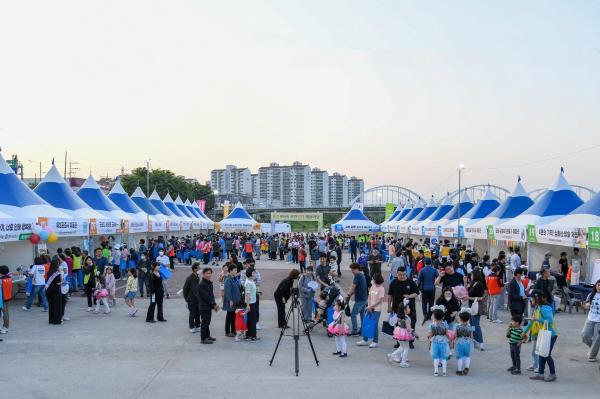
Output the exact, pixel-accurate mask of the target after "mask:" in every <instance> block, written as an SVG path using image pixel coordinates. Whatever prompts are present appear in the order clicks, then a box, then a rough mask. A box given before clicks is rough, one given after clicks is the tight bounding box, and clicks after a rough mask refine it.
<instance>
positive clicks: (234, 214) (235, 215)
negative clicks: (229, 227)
mask: <svg viewBox="0 0 600 399" xmlns="http://www.w3.org/2000/svg"><path fill="white" fill-rule="evenodd" d="M226 219H248V220H254V219H253V218H252V216H250V214H249V213H248V212H246V210H245V209H244V208H243V207H242V205H241V204H236V206H235V208H233V211H231V213H230V214H229V215H227V217H226V218H225V219H223V220H226Z"/></svg>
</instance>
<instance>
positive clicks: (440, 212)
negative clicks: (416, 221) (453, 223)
mask: <svg viewBox="0 0 600 399" xmlns="http://www.w3.org/2000/svg"><path fill="white" fill-rule="evenodd" d="M446 201H447V202H446ZM446 201H444V202H442V204H441V205H440V206H438V208H437V209H436V210H435V212H433V213H432V214H431V216H430V217H429V220H431V221H432V222H437V221H438V220H442V219H443V218H444V216H446V215H447V214H448V212H450V211H451V210H452V208H453V207H454V205H452V203H451V202H450V198H449V197H447V196H446Z"/></svg>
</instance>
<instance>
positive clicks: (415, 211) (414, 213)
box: [400, 197, 425, 222]
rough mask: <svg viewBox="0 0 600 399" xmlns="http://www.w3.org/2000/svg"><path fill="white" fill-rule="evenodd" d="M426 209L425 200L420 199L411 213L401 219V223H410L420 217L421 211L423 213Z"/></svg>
mask: <svg viewBox="0 0 600 399" xmlns="http://www.w3.org/2000/svg"><path fill="white" fill-rule="evenodd" d="M424 208H425V202H423V200H422V199H421V198H420V197H419V199H418V200H417V204H416V205H415V207H414V208H413V209H411V210H410V212H408V213H407V214H406V215H405V216H404V217H403V218H402V219H400V221H402V222H408V221H411V220H413V219H414V218H415V217H417V215H419V213H421V211H423V209H424Z"/></svg>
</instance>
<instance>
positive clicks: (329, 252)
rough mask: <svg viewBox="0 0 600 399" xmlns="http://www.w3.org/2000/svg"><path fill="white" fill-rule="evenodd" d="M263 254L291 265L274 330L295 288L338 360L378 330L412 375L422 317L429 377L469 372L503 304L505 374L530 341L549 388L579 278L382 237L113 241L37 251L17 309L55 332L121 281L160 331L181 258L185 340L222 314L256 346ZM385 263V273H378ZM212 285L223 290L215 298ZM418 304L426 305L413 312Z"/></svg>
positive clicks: (279, 293)
mask: <svg viewBox="0 0 600 399" xmlns="http://www.w3.org/2000/svg"><path fill="white" fill-rule="evenodd" d="M344 253H348V254H349V256H350V260H351V262H352V263H351V265H350V272H351V274H352V285H351V286H350V287H347V289H346V290H343V289H342V288H341V287H339V284H338V283H339V279H340V277H341V275H342V271H341V268H340V264H341V260H342V256H343V254H344ZM261 256H265V257H266V258H267V259H269V260H276V259H279V260H283V261H286V262H288V263H289V264H294V265H295V264H297V265H298V268H295V267H294V268H292V269H291V270H290V272H289V274H288V276H287V277H286V278H285V279H283V280H282V281H281V282H280V283H279V284H278V286H277V288H276V290H275V292H274V295H273V296H274V299H275V304H276V307H277V319H278V320H277V325H278V327H279V328H282V329H285V328H288V326H287V325H286V320H285V315H286V311H285V310H286V305H287V304H288V302H289V301H290V298H291V297H292V295H293V287H294V284H295V283H296V280H297V287H298V291H297V296H298V300H299V302H300V309H301V314H302V318H303V320H304V321H305V322H306V323H311V324H310V325H312V326H315V325H318V324H320V323H323V324H324V325H325V326H326V328H327V331H328V332H329V334H330V335H331V336H335V341H336V347H335V348H336V350H335V352H334V355H337V356H340V357H347V356H348V345H347V342H346V339H347V338H346V337H347V336H354V337H357V338H359V340H358V341H357V342H356V344H357V345H358V346H368V347H370V348H376V347H377V346H378V343H379V336H380V333H381V334H387V335H389V336H391V337H393V339H394V340H395V341H396V344H395V348H394V350H393V351H392V352H391V353H389V354H388V359H389V361H390V362H392V363H394V364H398V365H399V366H400V367H410V362H409V357H410V356H409V355H410V350H411V349H413V348H415V341H416V340H417V339H418V338H419V337H418V335H417V332H416V326H417V322H418V321H419V319H420V318H421V317H422V324H425V323H429V325H428V328H427V332H428V333H427V338H428V340H427V342H428V345H429V350H430V353H431V357H432V361H433V367H434V375H436V376H438V375H441V376H445V375H447V361H448V360H449V359H450V358H452V357H453V356H454V357H455V358H456V374H457V375H467V374H468V373H469V370H470V368H471V348H472V347H474V348H475V349H478V350H485V343H484V336H483V331H482V327H481V319H482V318H483V317H485V318H486V319H488V320H489V321H490V322H492V323H502V321H501V320H500V319H499V317H498V311H499V310H500V309H502V308H503V307H504V305H505V303H506V305H507V308H508V310H509V311H510V313H511V320H510V323H509V326H508V328H507V334H506V336H507V341H508V344H509V345H508V346H509V348H510V359H511V367H510V368H509V369H508V371H509V372H510V373H511V374H513V375H518V374H520V373H521V353H520V352H521V346H522V344H523V343H524V342H529V341H531V342H532V352H531V359H532V364H531V365H530V367H528V370H529V371H532V372H533V375H532V376H531V377H530V378H531V379H534V380H544V381H549V382H550V381H555V380H556V365H555V363H554V360H553V358H552V352H553V350H554V346H555V344H556V342H557V339H558V331H557V329H556V325H555V322H554V317H555V314H556V312H557V311H559V310H560V309H558V308H557V306H556V303H555V296H556V295H557V294H559V296H560V294H561V293H563V292H564V289H563V288H564V287H565V286H568V284H569V283H570V282H571V281H572V279H573V278H578V272H579V271H574V270H573V269H572V266H570V265H573V264H577V263H578V261H579V264H581V263H580V259H579V260H578V259H577V257H578V256H579V255H578V253H577V252H575V253H574V254H573V255H572V257H573V258H572V259H571V260H569V259H568V258H567V254H566V253H563V254H561V258H560V260H559V266H560V267H559V268H558V269H559V270H558V271H557V272H553V271H551V268H550V258H551V254H547V256H546V258H545V260H544V263H543V264H542V267H541V269H540V270H539V271H537V272H536V273H533V274H532V273H529V271H528V269H527V267H526V265H525V264H524V262H523V261H522V259H521V257H520V250H519V248H514V249H513V248H509V253H508V254H506V253H505V252H502V251H501V252H500V253H499V255H498V256H497V257H496V258H494V259H490V256H489V255H488V254H483V256H482V257H481V258H480V257H479V255H478V254H477V253H476V252H474V251H473V250H472V249H470V248H467V247H465V246H460V245H452V244H451V243H450V242H449V241H447V240H446V241H444V242H442V243H431V242H428V241H419V242H414V241H412V240H410V239H408V240H405V239H396V238H393V237H382V236H359V237H352V236H343V235H340V236H334V235H331V234H330V235H327V236H318V235H309V234H306V235H305V234H276V235H271V236H270V235H267V234H221V233H215V234H207V235H202V234H198V235H193V236H186V237H179V238H177V237H171V238H163V237H159V238H157V239H151V240H149V241H148V242H147V241H146V240H143V239H142V240H140V242H139V243H138V244H137V245H136V246H135V248H128V246H127V245H123V244H115V242H114V239H112V237H109V238H108V239H107V240H106V241H104V242H101V244H100V245H99V246H98V247H97V248H94V250H93V253H92V254H90V253H88V252H87V251H85V250H81V249H80V248H78V247H72V248H65V249H58V250H57V251H56V254H54V255H53V256H52V257H51V256H50V255H49V254H45V253H44V254H40V255H39V256H38V257H36V258H35V259H34V261H33V264H32V265H31V267H30V268H29V269H28V270H25V271H23V273H24V274H25V275H26V277H27V283H26V294H27V300H26V303H25V304H24V306H23V307H22V308H23V310H24V311H31V309H32V306H33V304H34V302H37V304H38V305H39V306H40V307H41V308H42V309H43V311H45V312H48V320H49V323H50V324H53V325H59V324H62V323H63V322H65V321H69V320H70V318H69V317H68V316H67V314H68V312H67V309H68V307H67V304H68V301H69V298H70V297H71V296H72V295H76V293H78V292H80V291H81V292H82V294H81V295H82V296H85V297H86V300H87V310H88V312H92V313H99V312H100V307H101V306H102V307H103V308H104V313H105V314H109V313H110V312H111V306H115V305H116V303H117V297H116V288H117V281H119V280H123V281H126V283H125V292H124V295H123V297H124V300H125V304H126V305H127V306H128V308H129V312H128V314H129V316H131V317H135V316H136V314H137V312H138V308H137V307H136V303H135V301H136V297H138V296H139V297H144V296H147V297H148V298H149V306H148V310H147V313H146V322H148V323H154V322H156V321H158V322H166V321H167V320H166V318H165V315H164V312H163V301H164V299H168V298H170V295H173V292H170V290H169V284H168V281H169V278H170V277H171V274H172V273H173V269H174V267H175V261H178V262H179V263H182V264H188V265H191V267H190V271H191V273H190V275H189V276H188V277H187V278H186V280H185V283H184V285H183V288H182V289H181V290H180V291H179V294H180V295H181V296H182V297H183V298H184V299H185V302H186V305H187V308H188V311H189V319H188V324H189V330H190V332H191V333H196V332H199V333H200V342H201V343H202V344H212V343H213V342H214V341H216V338H214V336H213V334H212V333H211V330H210V325H211V318H212V313H213V312H218V311H220V310H221V309H222V310H223V311H224V312H226V316H225V326H224V334H225V337H227V338H232V339H233V340H234V341H238V342H239V341H242V340H243V341H247V342H256V341H258V340H260V338H259V337H258V334H257V331H258V330H260V324H259V318H260V298H261V295H262V291H261V283H262V279H261V275H260V273H259V271H258V270H257V269H256V259H260V258H261ZM386 262H387V266H388V268H387V269H389V273H385V272H384V270H383V268H382V265H383V264H384V263H386ZM213 275H216V278H213ZM213 280H216V282H217V283H218V285H219V286H218V290H219V293H220V295H219V297H218V298H219V300H218V299H217V296H216V295H215V291H214V290H215V288H214V287H213ZM0 281H1V282H2V285H1V287H2V295H1V296H0V299H1V301H0V309H1V311H2V315H3V326H2V328H1V329H0V333H3V334H5V333H7V332H8V331H9V321H10V319H9V314H10V313H9V304H10V302H11V299H12V287H11V286H10V285H11V284H12V279H11V273H10V272H9V270H8V267H6V266H0ZM386 283H387V293H386V289H385V285H386ZM437 292H439V293H440V295H439V296H438V295H436V293H437ZM419 297H420V299H421V305H422V306H421V308H420V309H419V311H417V299H418V298H419ZM505 297H506V298H505ZM586 303H587V307H588V308H589V313H588V315H587V320H586V323H585V326H584V328H583V332H582V338H583V342H585V343H586V344H587V345H588V346H590V351H589V353H588V359H589V361H595V360H596V357H597V354H598V350H599V349H600V331H599V329H600V281H599V282H597V283H596V284H595V285H594V287H593V290H592V293H591V294H590V296H589V297H588V298H587V301H586ZM384 309H385V310H386V311H387V314H386V316H385V317H383V314H384V313H383V312H384ZM419 312H420V313H421V315H422V316H419V315H418V313H419ZM382 318H384V320H383V321H382V320H381V319H382ZM359 319H360V323H359ZM348 323H349V324H348ZM380 326H381V328H380ZM380 330H381V331H380ZM540 334H542V335H540ZM538 337H541V338H538ZM538 339H539V340H540V344H539V345H538V344H537V341H538ZM546 367H547V368H548V373H547V374H546Z"/></svg>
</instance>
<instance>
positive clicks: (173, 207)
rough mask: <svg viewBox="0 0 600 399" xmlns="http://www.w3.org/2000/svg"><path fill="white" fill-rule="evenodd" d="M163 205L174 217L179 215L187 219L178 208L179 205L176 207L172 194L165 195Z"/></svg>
mask: <svg viewBox="0 0 600 399" xmlns="http://www.w3.org/2000/svg"><path fill="white" fill-rule="evenodd" d="M163 203H164V204H165V206H166V207H167V208H168V209H169V210H170V211H171V213H173V214H174V215H177V216H179V217H185V215H184V214H183V213H182V212H181V211H180V210H179V208H177V205H175V203H174V202H173V198H171V194H169V193H167V195H165V198H163ZM184 220H186V219H184Z"/></svg>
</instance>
